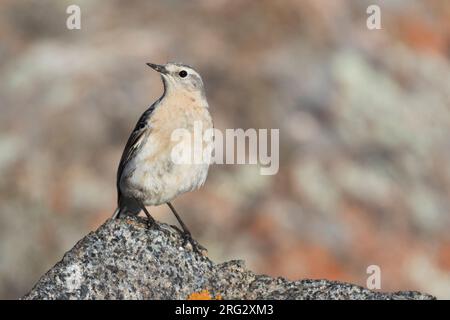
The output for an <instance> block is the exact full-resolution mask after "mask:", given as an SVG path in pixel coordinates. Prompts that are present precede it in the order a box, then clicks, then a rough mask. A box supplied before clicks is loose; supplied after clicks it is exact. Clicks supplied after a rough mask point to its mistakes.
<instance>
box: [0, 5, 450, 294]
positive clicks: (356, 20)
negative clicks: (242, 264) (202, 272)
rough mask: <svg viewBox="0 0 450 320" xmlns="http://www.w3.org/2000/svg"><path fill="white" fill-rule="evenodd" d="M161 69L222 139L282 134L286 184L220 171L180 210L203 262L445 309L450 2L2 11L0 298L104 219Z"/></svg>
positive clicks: (449, 284) (159, 212)
mask: <svg viewBox="0 0 450 320" xmlns="http://www.w3.org/2000/svg"><path fill="white" fill-rule="evenodd" d="M70 4H77V5H79V6H80V8H81V30H68V29H67V28H66V19H67V17H68V16H69V15H68V14H66V8H67V6H69V5H70ZM370 4H378V5H379V6H380V8H381V23H382V29H381V30H369V29H368V28H367V27H366V19H367V17H368V14H367V13H366V9H367V7H368V6H369V5H370ZM166 61H180V62H184V63H187V64H190V65H192V66H194V67H195V68H196V69H197V70H198V71H199V72H200V73H201V74H202V76H203V79H204V82H205V85H206V90H207V97H208V100H209V103H210V108H211V109H210V110H211V113H212V115H213V119H214V121H215V126H216V127H217V128H219V129H221V130H224V129H226V128H244V129H246V128H257V129H258V128H269V129H270V128H278V129H280V170H279V172H278V174H276V175H274V176H261V175H260V174H259V168H258V167H257V166H251V165H234V166H233V165H214V166H212V168H211V170H210V173H209V177H208V180H207V182H206V185H205V186H204V188H202V189H200V190H199V191H197V192H194V193H190V194H186V195H183V196H181V197H179V198H177V199H176V200H175V201H174V205H175V207H176V208H177V209H178V211H179V212H180V213H181V215H182V217H183V218H184V221H185V222H186V223H187V225H188V226H189V227H190V228H191V230H192V231H193V234H194V235H195V237H196V238H197V239H198V240H199V242H200V243H202V244H203V245H205V246H206V247H207V248H208V249H209V256H210V257H211V258H212V259H214V260H215V261H217V262H221V261H225V260H228V259H245V260H246V263H247V265H248V266H249V267H250V268H251V269H253V270H254V271H256V272H258V273H266V274H269V275H272V276H283V277H286V278H288V279H299V278H328V279H333V280H340V281H349V282H354V283H357V284H360V285H362V286H365V285H366V279H367V277H368V275H367V274H366V268H367V267H368V266H369V265H372V264H375V265H378V266H380V268H381V286H382V288H381V289H382V290H384V291H395V290H422V291H426V292H428V293H431V294H433V295H436V296H437V297H438V298H450V232H449V228H450V214H449V211H450V2H449V1H446V0H431V1H430V0H420V1H418V0H415V1H414V0H404V1H400V0H397V1H376V0H370V1H344V0H334V1H326V0H303V1H300V0H297V1H294V0H285V1H269V0H266V1H224V0H215V1H207V0H204V1H182V0H179V1H175V0H171V1H87V0H85V1H57V0H51V1H48V0H47V1H43V0H41V1H24V0H21V1H13V0H3V1H1V4H0V177H1V179H0V298H18V297H20V296H22V295H23V294H24V293H26V292H27V291H28V290H29V289H30V288H31V287H32V285H33V284H34V283H35V282H36V281H37V280H38V279H39V277H40V276H41V275H42V274H43V273H45V272H46V271H47V270H48V269H49V268H50V267H52V266H53V265H54V264H55V263H56V262H57V261H59V260H60V259H61V258H62V255H63V254H64V253H65V252H66V251H67V250H69V249H70V248H71V247H72V246H73V245H74V244H75V242H76V241H77V240H79V239H80V238H82V237H83V236H84V235H86V234H87V233H88V232H89V231H91V230H95V229H96V228H97V227H98V226H100V225H101V224H102V223H103V222H104V221H105V220H106V219H108V218H109V217H110V216H111V214H112V213H113V211H114V209H115V205H116V190H115V174H116V169H117V165H118V162H119V159H120V156H121V153H122V150H123V147H124V145H125V142H126V140H127V138H128V135H129V133H130V132H131V130H132V128H133V126H134V124H135V123H136V121H137V119H138V117H139V116H140V114H141V113H142V112H143V111H144V110H145V109H146V108H147V107H148V106H149V105H150V104H151V103H152V102H153V101H154V100H155V99H157V98H158V97H159V96H160V95H161V93H162V84H161V80H160V78H159V76H158V75H157V74H156V73H155V72H153V71H152V70H151V69H149V68H148V67H147V66H145V62H154V63H165V62H166ZM150 209H151V212H152V213H153V214H154V216H155V217H156V218H157V219H159V220H162V221H164V222H169V223H175V220H174V219H173V218H172V214H171V213H170V211H169V209H168V208H167V207H166V206H161V207H158V208H150Z"/></svg>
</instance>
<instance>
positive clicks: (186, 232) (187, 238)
mask: <svg viewBox="0 0 450 320" xmlns="http://www.w3.org/2000/svg"><path fill="white" fill-rule="evenodd" d="M167 205H168V206H169V208H170V210H172V212H173V214H174V215H175V218H177V220H178V223H179V224H180V226H181V228H183V232H182V236H183V239H184V242H183V246H185V245H186V244H187V243H188V242H190V243H191V245H192V248H193V249H194V251H196V252H198V253H201V251H208V250H206V248H205V247H203V246H202V245H201V244H200V243H198V242H197V241H195V240H194V238H192V234H191V232H190V231H189V229H188V228H187V226H186V225H185V224H184V222H183V220H181V218H180V216H179V215H178V213H177V211H176V210H175V208H174V207H173V205H172V204H171V203H170V202H167ZM176 229H177V230H178V231H180V229H178V228H176Z"/></svg>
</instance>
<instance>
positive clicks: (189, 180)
mask: <svg viewBox="0 0 450 320" xmlns="http://www.w3.org/2000/svg"><path fill="white" fill-rule="evenodd" d="M158 143H159V142H158V141H155V139H152V138H150V139H149V140H148V141H147V142H146V146H145V147H144V148H142V149H141V150H142V151H141V152H139V154H138V155H137V156H136V157H135V159H134V160H133V161H132V162H130V164H129V165H130V168H133V169H131V170H129V171H128V170H127V171H128V172H129V174H128V175H125V177H124V179H122V180H121V184H120V186H121V190H122V192H123V193H124V194H125V195H127V196H132V197H135V198H137V199H139V200H141V201H142V202H143V203H144V205H148V206H152V205H160V204H163V203H166V202H168V201H171V200H172V199H173V198H175V197H176V196H178V195H180V194H182V193H184V192H188V191H193V190H196V189H198V188H200V187H201V186H202V185H203V184H204V183H205V180H206V177H207V175H208V168H209V164H208V163H199V164H195V163H182V164H177V163H174V162H173V160H172V157H171V149H170V150H167V149H166V148H162V147H161V146H160V145H159V144H158ZM172 147H173V146H172Z"/></svg>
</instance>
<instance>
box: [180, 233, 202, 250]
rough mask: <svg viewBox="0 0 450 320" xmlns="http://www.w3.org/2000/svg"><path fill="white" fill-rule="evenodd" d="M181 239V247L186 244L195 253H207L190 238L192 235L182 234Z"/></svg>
mask: <svg viewBox="0 0 450 320" xmlns="http://www.w3.org/2000/svg"><path fill="white" fill-rule="evenodd" d="M182 237H183V247H185V246H186V245H187V244H188V243H190V244H191V246H192V249H193V250H194V251H195V252H196V253H199V254H200V255H203V252H208V250H207V249H206V248H205V247H204V246H202V245H201V244H200V243H198V242H197V241H196V240H195V239H194V238H192V235H191V234H190V233H189V232H183V233H182Z"/></svg>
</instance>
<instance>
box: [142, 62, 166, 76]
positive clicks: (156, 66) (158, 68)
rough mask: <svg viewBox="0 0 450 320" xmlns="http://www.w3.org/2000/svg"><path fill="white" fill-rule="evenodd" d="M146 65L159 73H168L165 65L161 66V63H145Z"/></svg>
mask: <svg viewBox="0 0 450 320" xmlns="http://www.w3.org/2000/svg"><path fill="white" fill-rule="evenodd" d="M147 65H148V66H149V67H150V68H152V69H153V70H155V71H157V72H159V73H162V74H167V73H168V71H167V69H166V67H165V66H162V65H160V64H154V63H147Z"/></svg>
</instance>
